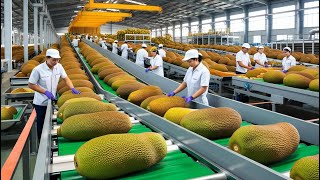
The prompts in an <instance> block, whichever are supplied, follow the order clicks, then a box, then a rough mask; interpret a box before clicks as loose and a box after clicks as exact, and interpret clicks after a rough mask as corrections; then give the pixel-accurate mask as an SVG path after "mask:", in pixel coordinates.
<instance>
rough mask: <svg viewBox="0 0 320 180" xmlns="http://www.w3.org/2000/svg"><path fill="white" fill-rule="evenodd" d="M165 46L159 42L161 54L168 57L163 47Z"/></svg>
mask: <svg viewBox="0 0 320 180" xmlns="http://www.w3.org/2000/svg"><path fill="white" fill-rule="evenodd" d="M162 48H163V44H159V55H160V56H161V57H162V58H164V57H166V51H165V50H163V49H162Z"/></svg>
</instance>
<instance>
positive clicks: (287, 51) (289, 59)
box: [282, 47, 297, 73]
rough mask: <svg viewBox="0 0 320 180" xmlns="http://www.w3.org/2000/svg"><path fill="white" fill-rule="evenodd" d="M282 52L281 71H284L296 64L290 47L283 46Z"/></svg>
mask: <svg viewBox="0 0 320 180" xmlns="http://www.w3.org/2000/svg"><path fill="white" fill-rule="evenodd" d="M283 54H284V55H285V57H284V58H283V59H282V71H283V72H284V73H286V72H288V69H290V68H291V67H293V66H296V65H297V60H296V58H294V57H293V56H292V55H291V48H289V47H285V48H283Z"/></svg>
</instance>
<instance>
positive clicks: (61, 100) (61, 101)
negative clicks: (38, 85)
mask: <svg viewBox="0 0 320 180" xmlns="http://www.w3.org/2000/svg"><path fill="white" fill-rule="evenodd" d="M82 97H90V98H94V99H96V100H99V101H101V97H100V96H98V95H97V94H95V93H90V92H85V93H81V94H66V95H62V96H61V97H60V98H59V99H58V102H57V105H58V107H61V106H62V105H63V104H64V103H65V102H66V101H67V100H69V99H73V98H82Z"/></svg>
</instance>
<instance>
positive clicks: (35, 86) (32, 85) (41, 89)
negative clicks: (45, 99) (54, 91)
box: [28, 83, 46, 94]
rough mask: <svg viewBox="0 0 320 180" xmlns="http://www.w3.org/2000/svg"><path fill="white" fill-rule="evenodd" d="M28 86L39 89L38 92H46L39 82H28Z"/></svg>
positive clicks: (35, 89)
mask: <svg viewBox="0 0 320 180" xmlns="http://www.w3.org/2000/svg"><path fill="white" fill-rule="evenodd" d="M28 87H29V88H30V89H32V90H34V91H37V92H38V93H41V94H44V92H46V90H45V89H43V88H42V87H40V86H39V85H37V84H32V83H28Z"/></svg>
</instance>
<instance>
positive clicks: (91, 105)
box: [62, 101, 117, 120]
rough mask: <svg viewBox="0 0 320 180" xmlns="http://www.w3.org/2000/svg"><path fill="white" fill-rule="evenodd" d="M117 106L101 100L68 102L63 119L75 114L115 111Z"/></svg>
mask: <svg viewBox="0 0 320 180" xmlns="http://www.w3.org/2000/svg"><path fill="white" fill-rule="evenodd" d="M116 110H117V107H116V106H115V105H114V104H111V103H103V102H101V101H89V102H88V101H87V102H75V103H71V104H68V105H67V106H66V107H65V109H64V111H63V118H62V119H63V120H65V119H67V118H68V117H71V116H74V115H77V114H88V113H94V112H101V111H116Z"/></svg>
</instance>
